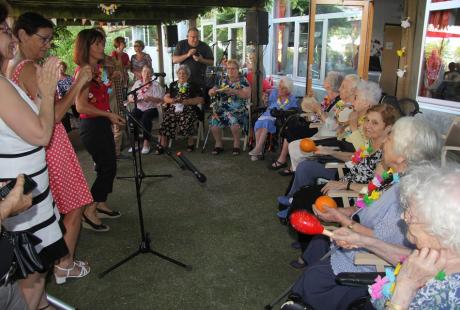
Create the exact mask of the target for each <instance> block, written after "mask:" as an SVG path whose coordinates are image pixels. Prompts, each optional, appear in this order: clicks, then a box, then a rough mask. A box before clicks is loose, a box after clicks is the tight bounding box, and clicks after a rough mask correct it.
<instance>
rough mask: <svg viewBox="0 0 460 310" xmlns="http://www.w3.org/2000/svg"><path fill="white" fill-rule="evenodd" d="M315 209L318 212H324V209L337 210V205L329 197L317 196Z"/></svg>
mask: <svg viewBox="0 0 460 310" xmlns="http://www.w3.org/2000/svg"><path fill="white" fill-rule="evenodd" d="M315 207H316V209H318V211H320V212H324V211H325V208H337V203H336V202H335V200H334V199H332V198H331V197H329V196H319V197H318V198H316V201H315Z"/></svg>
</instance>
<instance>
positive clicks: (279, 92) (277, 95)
mask: <svg viewBox="0 0 460 310" xmlns="http://www.w3.org/2000/svg"><path fill="white" fill-rule="evenodd" d="M293 88H294V84H293V83H292V80H291V79H290V78H288V77H285V76H284V77H282V78H281V80H280V82H279V85H278V88H277V89H274V90H272V92H271V94H270V97H268V108H267V110H266V111H265V112H264V113H263V114H262V115H261V116H260V117H259V118H258V119H257V121H256V124H255V126H254V132H255V136H256V146H255V147H254V148H253V149H252V151H250V152H249V155H250V156H251V160H254V161H255V160H258V159H259V158H260V157H261V156H262V153H263V151H264V147H265V141H266V138H267V133H271V134H274V133H275V132H276V126H275V122H276V117H274V116H272V111H273V110H278V111H279V110H283V111H285V110H291V109H295V110H298V108H299V104H298V102H297V99H296V97H295V96H294V95H293V94H292V91H293ZM284 166H286V161H284V162H279V161H275V162H274V163H273V168H275V169H277V168H282V167H284Z"/></svg>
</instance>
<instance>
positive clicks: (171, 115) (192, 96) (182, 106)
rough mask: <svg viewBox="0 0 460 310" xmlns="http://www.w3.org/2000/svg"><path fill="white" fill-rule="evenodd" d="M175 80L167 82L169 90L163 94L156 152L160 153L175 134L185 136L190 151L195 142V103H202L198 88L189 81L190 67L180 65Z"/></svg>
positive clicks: (201, 95)
mask: <svg viewBox="0 0 460 310" xmlns="http://www.w3.org/2000/svg"><path fill="white" fill-rule="evenodd" d="M176 74H177V81H174V82H172V83H171V84H169V92H168V93H167V94H166V95H165V96H164V98H163V100H164V104H165V107H164V109H163V121H162V122H161V125H160V145H159V146H158V149H157V151H156V154H162V153H163V151H164V149H165V148H166V146H167V145H168V142H169V139H174V138H175V137H176V131H177V134H179V135H181V136H186V137H187V151H188V152H192V151H193V150H194V147H195V144H194V141H193V136H194V135H195V131H196V128H195V127H196V126H195V124H196V122H197V120H198V112H199V111H198V107H197V105H199V104H203V103H204V98H203V94H202V93H201V90H200V88H199V87H198V86H197V85H196V84H194V83H193V82H190V81H189V78H190V69H189V67H187V66H186V65H181V66H179V68H178V69H177V71H176Z"/></svg>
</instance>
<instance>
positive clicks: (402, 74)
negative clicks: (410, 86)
mask: <svg viewBox="0 0 460 310" xmlns="http://www.w3.org/2000/svg"><path fill="white" fill-rule="evenodd" d="M406 69H407V66H404V68H403V69H398V70H396V75H397V76H398V77H399V78H403V77H404V75H405V74H406V71H407V70H406Z"/></svg>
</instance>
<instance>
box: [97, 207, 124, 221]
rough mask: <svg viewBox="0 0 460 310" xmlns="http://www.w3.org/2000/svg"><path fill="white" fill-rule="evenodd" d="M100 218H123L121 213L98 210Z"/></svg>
mask: <svg viewBox="0 0 460 310" xmlns="http://www.w3.org/2000/svg"><path fill="white" fill-rule="evenodd" d="M96 211H97V213H98V217H99V218H101V219H116V218H118V217H120V216H121V213H120V212H119V211H107V210H104V209H100V208H96Z"/></svg>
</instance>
